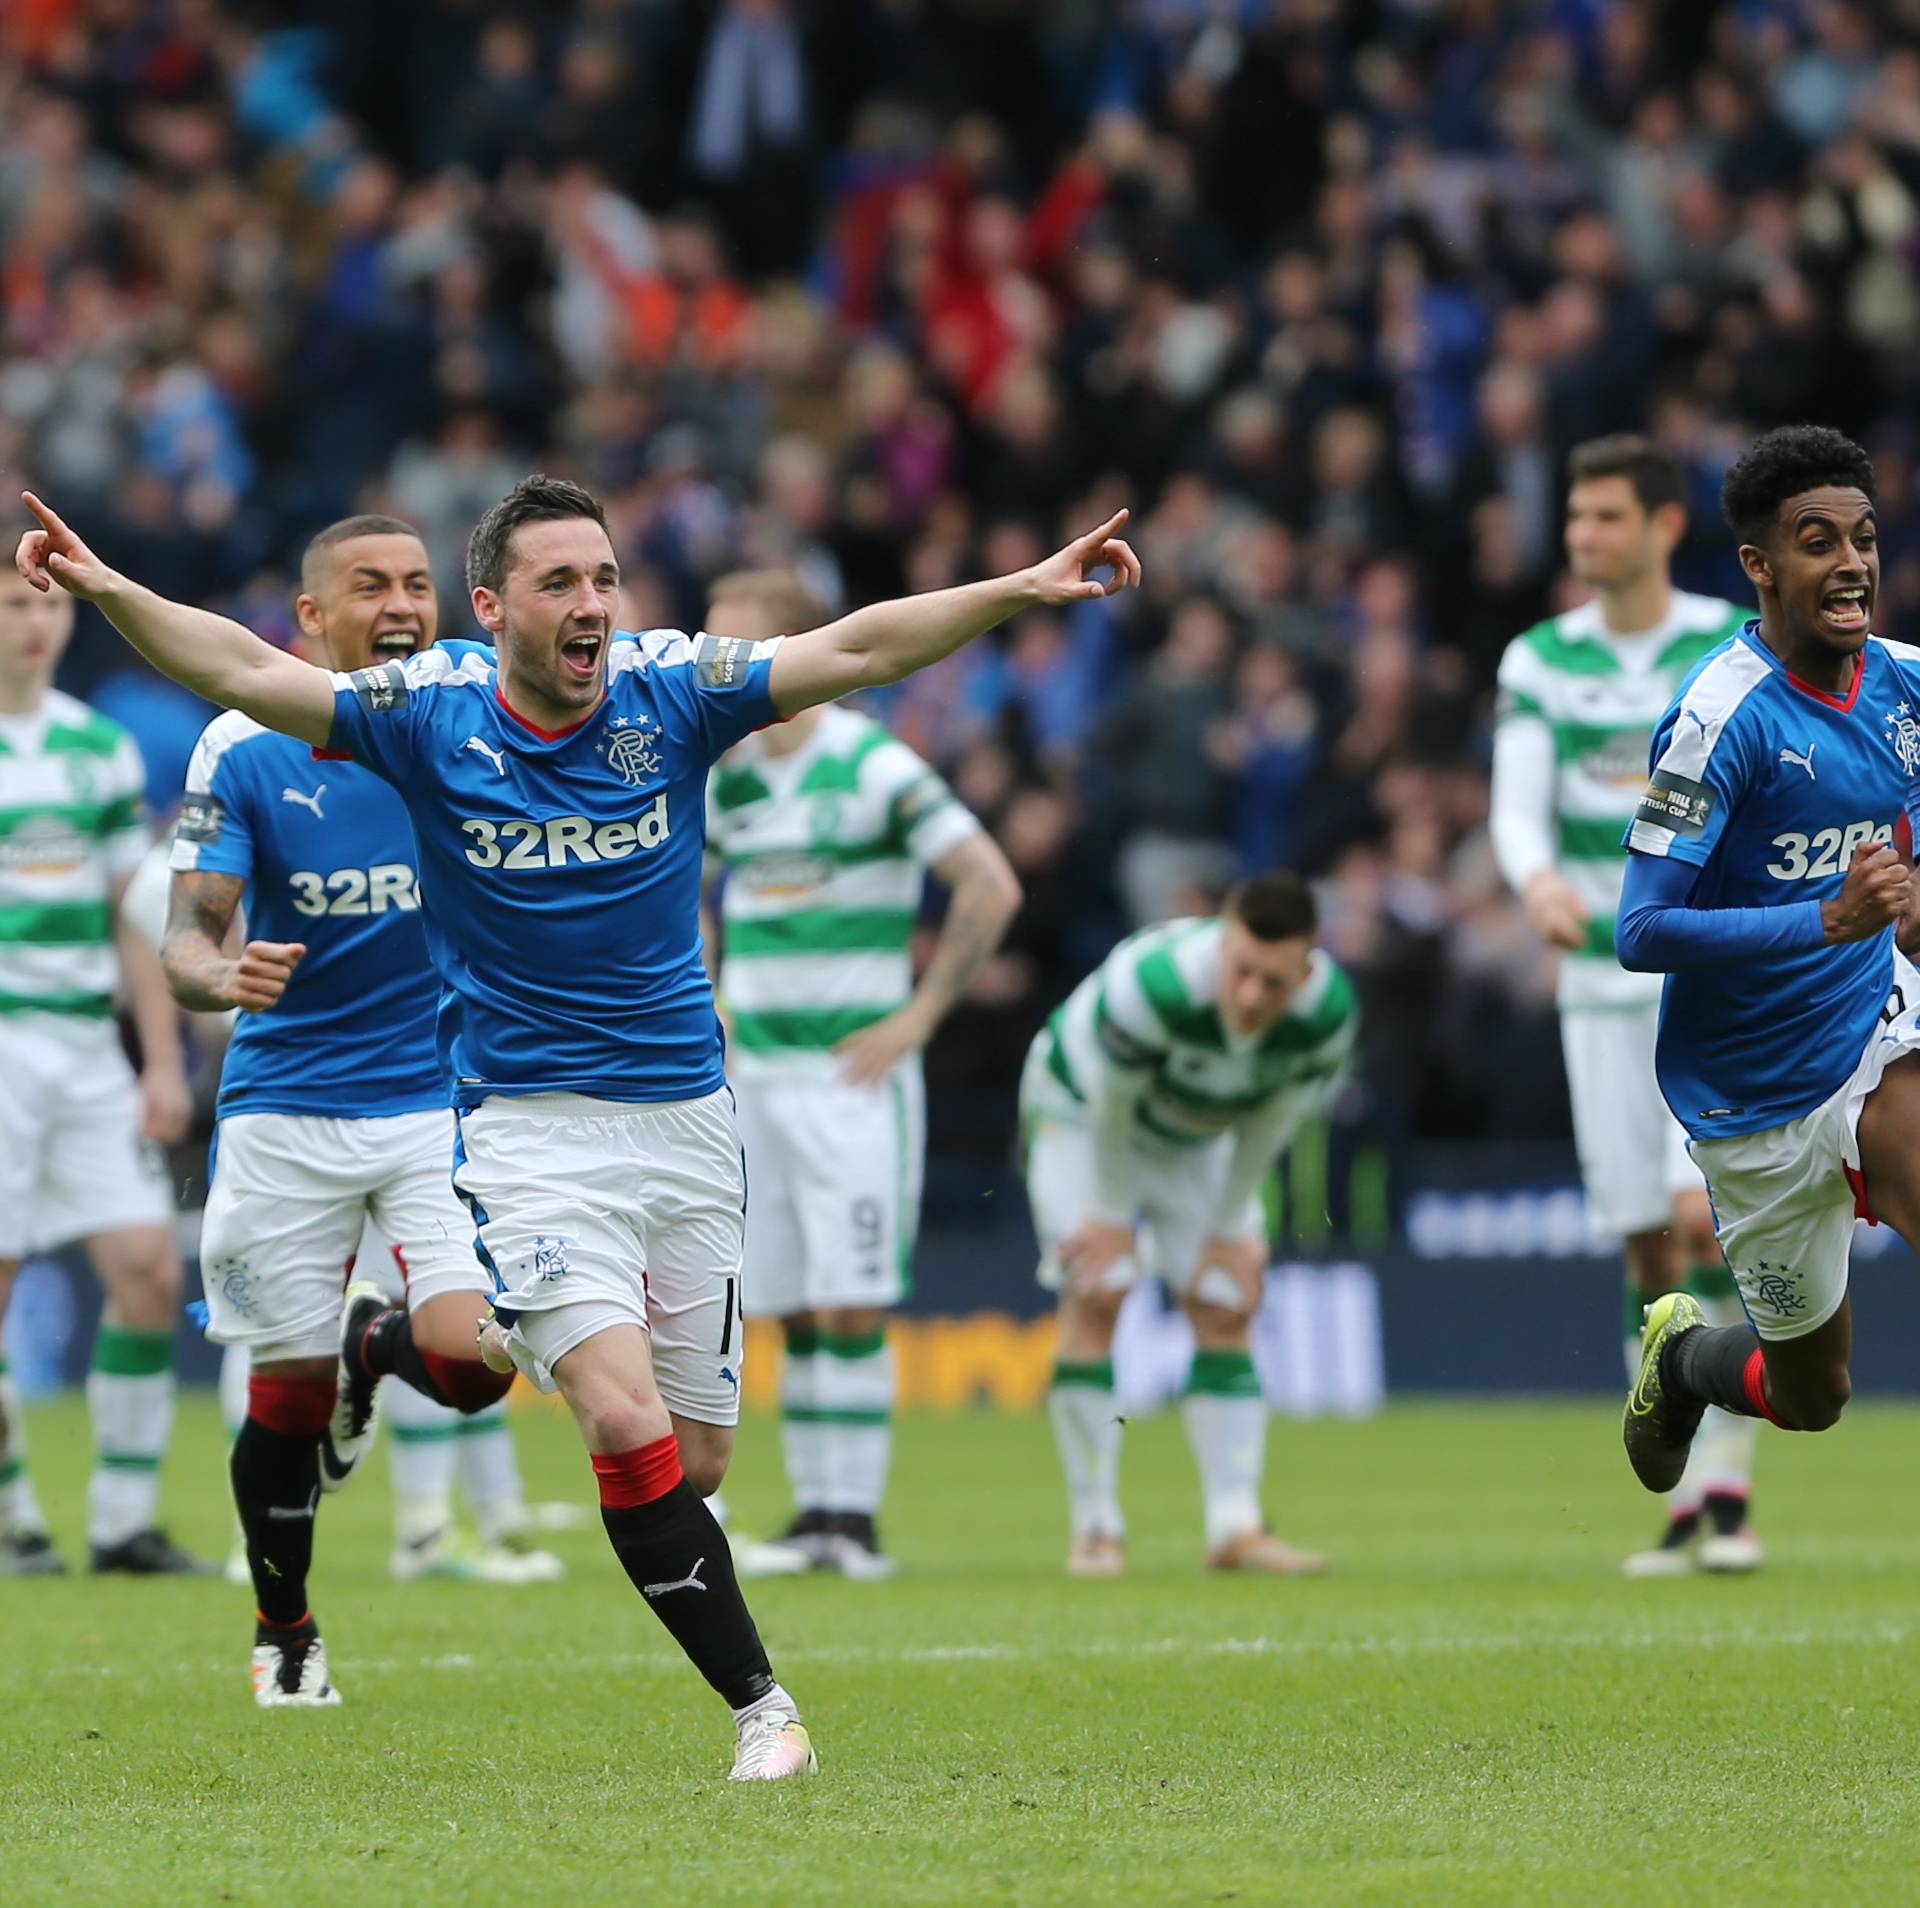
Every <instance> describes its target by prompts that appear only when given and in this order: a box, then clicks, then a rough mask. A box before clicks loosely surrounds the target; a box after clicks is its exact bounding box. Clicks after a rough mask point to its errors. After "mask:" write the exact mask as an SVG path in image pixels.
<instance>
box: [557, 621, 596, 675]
mask: <svg viewBox="0 0 1920 1908" xmlns="http://www.w3.org/2000/svg"><path fill="white" fill-rule="evenodd" d="M606 647H607V637H606V632H605V631H604V630H598V629H595V630H587V631H584V632H582V633H581V634H579V635H577V636H569V637H568V638H567V639H566V641H565V642H563V643H562V644H561V645H560V667H561V669H562V670H563V671H564V672H565V674H566V675H567V677H568V678H569V680H571V681H574V682H591V681H592V680H593V679H594V678H595V677H596V676H598V675H599V673H600V659H601V657H602V656H604V655H605V654H606Z"/></svg>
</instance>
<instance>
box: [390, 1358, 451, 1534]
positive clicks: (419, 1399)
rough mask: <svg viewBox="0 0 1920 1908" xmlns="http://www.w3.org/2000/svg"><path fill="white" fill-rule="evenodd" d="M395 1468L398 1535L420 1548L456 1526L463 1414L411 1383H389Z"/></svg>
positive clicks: (396, 1530)
mask: <svg viewBox="0 0 1920 1908" xmlns="http://www.w3.org/2000/svg"><path fill="white" fill-rule="evenodd" d="M381 1408H382V1411H383V1413H384V1415H385V1417H386V1420H387V1429H388V1432H389V1434H390V1441H389V1443H388V1445H387V1462H388V1464H389V1466H390V1467H391V1469H392V1473H393V1536H394V1542H395V1543H396V1544H398V1545H400V1546H401V1547H403V1548H405V1549H411V1550H420V1549H424V1548H425V1547H426V1546H427V1545H428V1544H430V1543H432V1542H433V1540H434V1539H435V1538H436V1537H438V1536H439V1535H440V1534H441V1533H442V1532H443V1531H446V1530H449V1529H451V1528H452V1525H453V1466H454V1444H455V1441H456V1439H457V1438H458V1436H459V1431H460V1414H459V1412H457V1411H455V1410H454V1409H453V1408H452V1406H450V1405H443V1404H439V1403H436V1402H435V1401H434V1400H433V1399H432V1398H428V1397H425V1396H423V1395H422V1394H421V1393H420V1392H417V1391H415V1390H414V1388H413V1387H412V1386H411V1385H388V1386H387V1387H386V1390H385V1393H384V1394H383V1397H382V1400H381Z"/></svg>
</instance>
